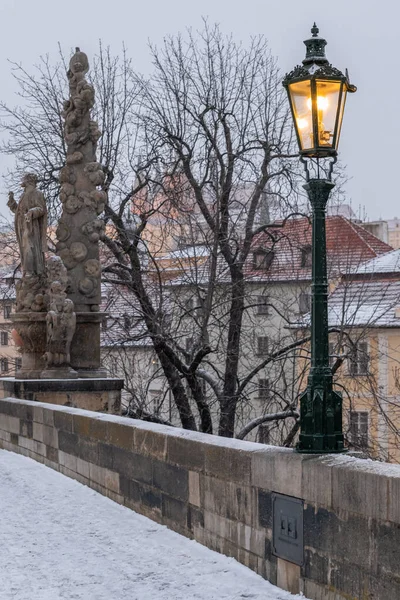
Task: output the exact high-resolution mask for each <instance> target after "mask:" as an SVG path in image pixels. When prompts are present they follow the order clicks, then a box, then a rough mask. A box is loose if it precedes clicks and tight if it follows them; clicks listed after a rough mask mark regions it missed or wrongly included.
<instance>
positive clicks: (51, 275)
mask: <svg viewBox="0 0 400 600" xmlns="http://www.w3.org/2000/svg"><path fill="white" fill-rule="evenodd" d="M67 285H68V276H67V269H66V267H65V265H64V263H63V261H62V260H61V258H60V257H59V256H51V257H50V258H49V259H48V261H47V296H48V301H49V310H48V312H47V315H46V334H47V342H46V353H45V360H46V370H45V371H43V373H42V377H43V378H46V377H65V376H68V377H69V378H70V377H74V376H75V377H76V372H75V371H73V369H71V367H70V363H71V356H70V351H71V342H72V338H73V337H74V333H75V328H76V314H75V312H74V303H73V302H72V300H69V299H68V298H67V293H66V288H67Z"/></svg>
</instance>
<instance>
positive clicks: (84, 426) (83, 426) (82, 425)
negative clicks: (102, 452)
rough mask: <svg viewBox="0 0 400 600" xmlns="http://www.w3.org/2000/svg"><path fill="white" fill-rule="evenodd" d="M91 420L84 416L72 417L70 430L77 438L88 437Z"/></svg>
mask: <svg viewBox="0 0 400 600" xmlns="http://www.w3.org/2000/svg"><path fill="white" fill-rule="evenodd" d="M91 420H92V418H91V417H86V416H84V415H72V430H73V432H74V433H76V434H78V435H79V436H81V435H83V436H85V437H87V438H89V437H90V435H89V429H90V422H91Z"/></svg>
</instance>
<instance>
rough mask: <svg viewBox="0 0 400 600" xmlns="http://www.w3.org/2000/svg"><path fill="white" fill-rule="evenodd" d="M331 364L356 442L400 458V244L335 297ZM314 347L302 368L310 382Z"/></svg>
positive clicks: (384, 456) (349, 279) (373, 452)
mask: <svg viewBox="0 0 400 600" xmlns="http://www.w3.org/2000/svg"><path fill="white" fill-rule="evenodd" d="M329 327H330V328H334V329H336V330H339V333H332V334H331V335H330V338H329V339H330V344H329V350H330V361H331V366H332V367H334V368H335V365H336V366H338V365H339V364H340V363H342V364H340V366H339V368H338V369H337V371H336V373H335V375H334V382H335V386H336V389H337V390H338V391H342V393H343V428H344V432H345V436H346V440H347V443H348V445H349V447H350V448H354V449H357V450H362V451H365V452H367V453H368V454H369V455H370V456H372V457H374V458H377V459H380V460H385V461H389V462H398V463H400V250H394V251H392V252H389V253H388V254H385V255H383V256H380V257H378V258H375V259H373V260H371V261H369V262H367V263H365V264H364V265H362V266H360V267H359V268H357V269H356V270H355V271H354V272H353V273H350V274H348V275H346V276H344V277H343V278H342V280H341V282H340V284H339V285H338V286H337V287H336V289H335V290H334V292H333V293H332V294H331V296H330V298H329ZM308 358H309V355H308V349H303V351H302V353H301V358H300V360H299V365H298V369H299V370H300V371H301V372H302V382H301V384H300V386H299V391H300V390H301V389H304V388H305V387H306V378H307V367H308V364H309V362H308V360H307V359H308Z"/></svg>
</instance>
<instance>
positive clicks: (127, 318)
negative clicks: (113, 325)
mask: <svg viewBox="0 0 400 600" xmlns="http://www.w3.org/2000/svg"><path fill="white" fill-rule="evenodd" d="M131 327H132V317H131V316H130V315H124V329H125V330H126V331H129V329H130V328H131Z"/></svg>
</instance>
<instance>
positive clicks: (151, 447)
mask: <svg viewBox="0 0 400 600" xmlns="http://www.w3.org/2000/svg"><path fill="white" fill-rule="evenodd" d="M133 447H134V450H135V452H137V453H138V454H143V455H146V456H151V457H153V458H157V459H158V460H165V459H166V456H167V436H166V435H165V434H164V433H159V432H158V431H148V430H146V429H140V428H135V429H134V436H133Z"/></svg>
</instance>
